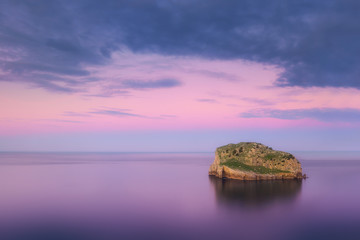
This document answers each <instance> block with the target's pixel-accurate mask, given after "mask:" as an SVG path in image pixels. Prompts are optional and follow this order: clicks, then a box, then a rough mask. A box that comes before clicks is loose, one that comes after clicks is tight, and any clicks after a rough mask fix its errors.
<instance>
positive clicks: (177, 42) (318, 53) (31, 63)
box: [0, 0, 360, 92]
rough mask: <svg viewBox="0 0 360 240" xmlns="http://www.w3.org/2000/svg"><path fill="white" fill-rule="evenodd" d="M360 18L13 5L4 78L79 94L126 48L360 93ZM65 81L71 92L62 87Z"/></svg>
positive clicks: (343, 2)
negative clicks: (270, 68)
mask: <svg viewBox="0 0 360 240" xmlns="http://www.w3.org/2000/svg"><path fill="white" fill-rule="evenodd" d="M359 11H360V2H359V1H357V0H328V1H322V0H304V1H266V0H264V1H258V0H245V1H236V0H229V1H220V0H212V1H208V0H196V1H190V0H184V1H168V0H157V1H155V0H153V1H152V0H149V1H141V0H132V1H129V0H116V1H110V0H104V1H80V0H79V1H66V0H62V1H45V0H39V1H30V0H29V1H26V0H24V1H10V0H8V1H6V0H4V1H1V3H0V36H1V37H0V44H1V49H0V51H1V55H2V58H0V68H1V69H2V70H3V72H5V75H3V76H0V79H1V80H2V81H31V82H32V83H33V84H35V85H37V86H39V87H43V88H46V89H49V90H55V91H62V90H63V91H65V92H72V91H74V90H73V89H72V87H73V86H74V85H76V83H75V84H74V83H73V82H74V81H75V82H76V81H78V77H83V78H84V79H86V78H87V77H89V78H90V76H89V73H88V72H87V71H85V70H84V69H83V66H86V65H91V64H95V65H99V64H100V65H101V64H106V63H107V61H108V60H109V59H110V57H111V53H112V52H113V51H116V50H118V49H119V48H120V46H125V47H127V48H129V49H130V50H132V51H134V52H141V53H158V54H164V55H187V56H197V57H198V56H200V57H203V58H211V59H214V58H215V59H247V60H252V61H257V62H261V63H264V64H274V65H277V66H279V67H281V68H283V69H284V72H283V73H282V74H281V75H280V76H279V79H278V81H277V83H276V84H277V85H279V86H302V87H310V86H320V87H324V86H334V87H355V88H360V68H359V65H360V54H359V53H360V45H359V44H358V43H359V42H360V25H359V24H358V23H359V22H360V15H359V14H358V13H359ZM35 73H36V74H39V73H41V74H42V75H39V76H38V77H37V78H36V79H35V78H34V77H33V75H34V74H35ZM45 75H47V77H41V76H45ZM59 75H60V76H61V78H62V79H63V80H61V81H62V82H63V83H65V84H66V86H62V85H61V84H60V85H59V84H56V83H54V82H53V78H52V77H54V78H55V77H59ZM24 79H26V80H24ZM93 80H94V79H92V81H93ZM95 80H96V79H95ZM82 81H86V80H82ZM46 82H50V83H46ZM148 84H149V85H148V87H147V88H151V86H152V85H156V83H148ZM128 85H129V87H130V86H133V87H134V88H141V84H137V83H134V82H132V83H129V84H128ZM160 85H162V84H160ZM165 85H166V84H165ZM60 86H61V87H60ZM138 86H140V87H138ZM142 86H143V88H146V86H145V85H142Z"/></svg>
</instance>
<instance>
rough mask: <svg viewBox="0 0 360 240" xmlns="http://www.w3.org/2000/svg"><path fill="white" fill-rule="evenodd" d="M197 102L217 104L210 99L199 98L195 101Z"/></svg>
mask: <svg viewBox="0 0 360 240" xmlns="http://www.w3.org/2000/svg"><path fill="white" fill-rule="evenodd" d="M196 100H197V101H198V102H205V103H217V101H216V100H215V99H212V98H199V99H196Z"/></svg>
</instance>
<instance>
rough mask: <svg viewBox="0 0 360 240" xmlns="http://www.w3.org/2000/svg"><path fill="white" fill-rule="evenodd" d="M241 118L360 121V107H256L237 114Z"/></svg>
mask: <svg viewBox="0 0 360 240" xmlns="http://www.w3.org/2000/svg"><path fill="white" fill-rule="evenodd" d="M239 116H240V117H242V118H278V119H289V120H295V119H304V118H311V119H316V120H319V121H323V122H360V109H353V108H344V109H337V108H311V109H289V110H277V109H258V110H253V111H249V112H245V113H241V114H240V115H239Z"/></svg>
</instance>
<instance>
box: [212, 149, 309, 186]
mask: <svg viewBox="0 0 360 240" xmlns="http://www.w3.org/2000/svg"><path fill="white" fill-rule="evenodd" d="M209 175H214V176H216V177H219V178H231V179H239V180H272V179H302V178H305V175H303V174H302V169H301V164H300V162H299V161H298V160H297V159H296V158H295V157H294V156H293V155H292V154H290V153H286V152H281V151H276V150H273V149H272V148H270V147H267V146H265V145H263V144H260V143H254V142H242V143H238V144H228V145H226V146H222V147H219V148H217V149H216V151H215V161H214V162H213V163H212V164H211V166H210V169H209Z"/></svg>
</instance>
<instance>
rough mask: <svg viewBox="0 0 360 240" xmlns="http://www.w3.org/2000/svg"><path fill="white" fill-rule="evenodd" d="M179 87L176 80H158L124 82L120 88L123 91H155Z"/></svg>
mask: <svg viewBox="0 0 360 240" xmlns="http://www.w3.org/2000/svg"><path fill="white" fill-rule="evenodd" d="M180 85H181V82H180V81H179V80H176V79H171V78H169V79H159V80H149V81H139V80H125V81H123V82H122V84H121V86H122V87H123V88H125V89H155V88H173V87H178V86H180Z"/></svg>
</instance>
